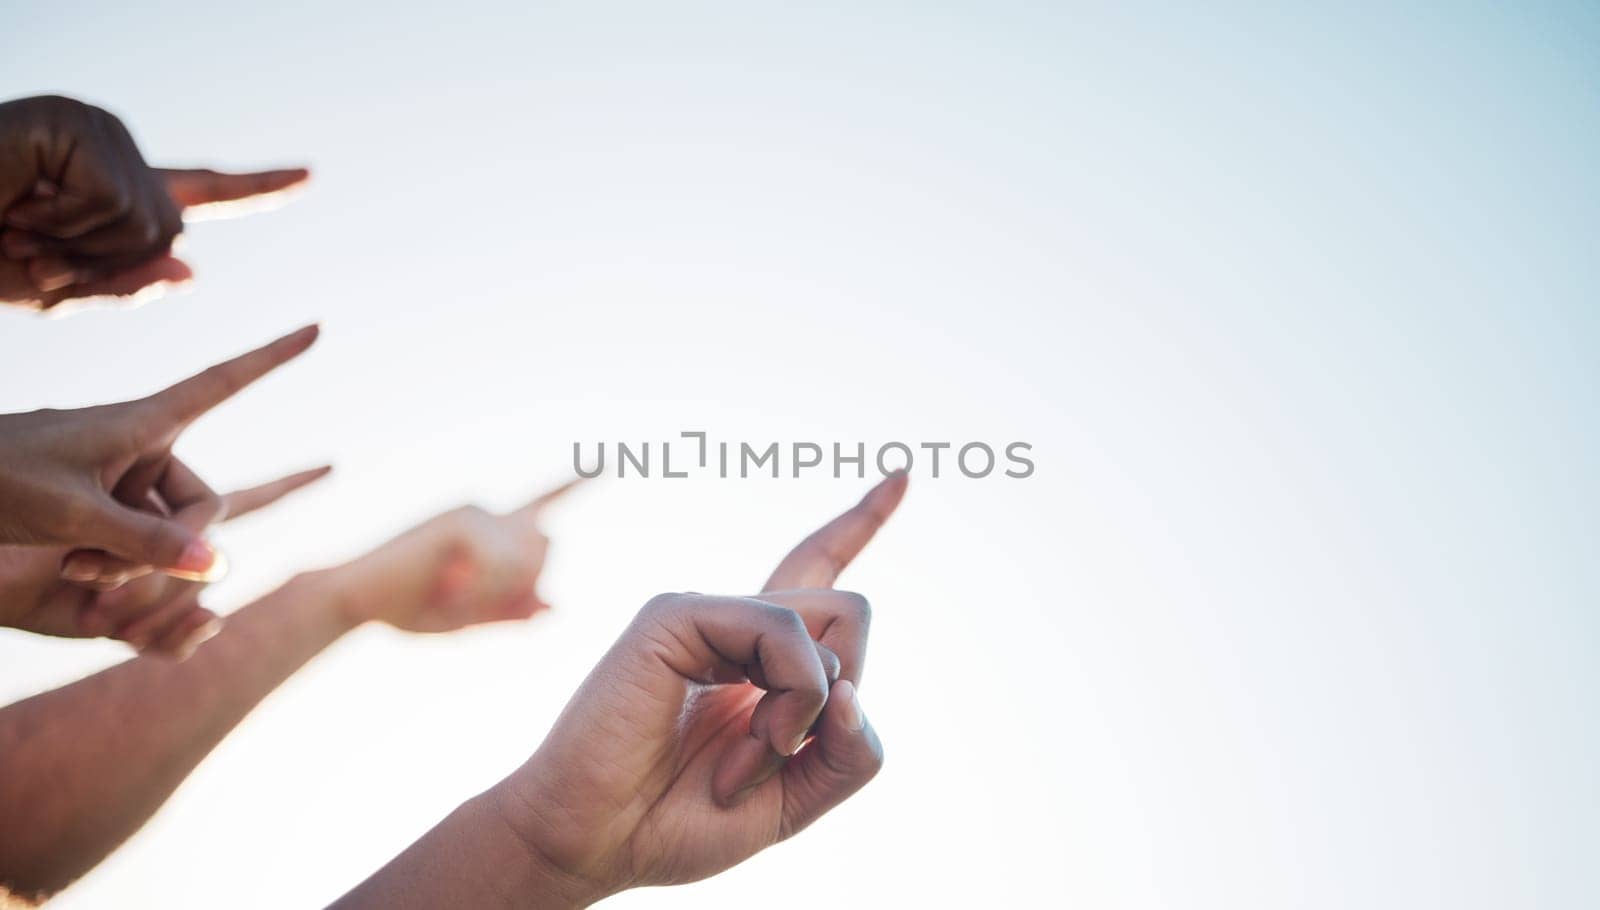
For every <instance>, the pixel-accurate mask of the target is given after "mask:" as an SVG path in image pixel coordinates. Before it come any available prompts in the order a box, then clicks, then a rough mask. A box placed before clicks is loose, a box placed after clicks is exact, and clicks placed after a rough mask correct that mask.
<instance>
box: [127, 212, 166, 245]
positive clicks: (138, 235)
mask: <svg viewBox="0 0 1600 910" xmlns="http://www.w3.org/2000/svg"><path fill="white" fill-rule="evenodd" d="M133 240H134V243H136V244H138V245H139V246H140V247H153V246H155V245H156V244H157V243H158V242H159V241H160V240H161V224H160V222H158V221H156V220H155V219H154V218H141V219H139V221H138V224H137V225H136V226H135V228H134V235H133Z"/></svg>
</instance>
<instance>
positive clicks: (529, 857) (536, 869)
mask: <svg viewBox="0 0 1600 910" xmlns="http://www.w3.org/2000/svg"><path fill="white" fill-rule="evenodd" d="M500 798H502V794H501V792H500V790H499V788H496V789H491V790H489V791H487V792H485V793H482V794H479V795H478V796H475V797H473V798H472V799H469V800H467V801H466V802H464V803H462V804H461V805H460V806H459V807H458V808H457V809H456V810H455V811H454V812H452V813H450V814H449V815H448V816H446V817H445V818H444V820H443V821H441V822H439V824H437V825H435V826H434V827H433V829H432V830H431V831H429V832H428V833H427V834H424V835H423V836H422V837H421V838H418V839H417V841H416V843H413V844H412V845H411V846H410V847H407V848H406V849H405V851H404V852H402V853H401V854H400V855H399V856H396V857H395V858H394V859H392V860H390V861H389V863H388V864H387V865H385V866H384V867H383V868H382V869H379V870H378V871H377V872H375V873H373V874H372V876H371V877H370V878H368V879H367V880H366V881H364V882H362V883H361V884H360V885H358V886H357V887H356V888H355V889H354V890H352V891H351V892H350V893H349V894H346V895H345V896H344V897H342V898H340V899H339V900H338V901H337V902H336V903H335V904H334V905H333V907H332V908H330V910H367V908H382V910H408V908H418V910H421V908H435V907H479V908H484V910H493V908H505V910H512V908H517V910H569V908H579V907H587V906H589V905H590V904H592V903H594V902H595V901H597V900H599V899H600V897H602V896H603V895H601V894H599V893H597V892H596V891H595V890H594V889H593V888H592V887H591V886H590V885H589V883H587V882H585V881H582V880H580V879H578V878H576V877H574V876H571V875H568V874H566V873H563V872H561V871H560V870H558V869H556V868H555V867H554V866H553V865H552V864H551V863H549V862H548V861H546V860H545V859H544V858H543V857H541V856H540V855H539V854H538V853H537V852H535V851H533V850H531V849H530V847H529V845H528V844H527V843H526V842H525V841H524V840H522V839H521V838H520V837H519V836H518V835H517V833H516V829H515V828H514V827H513V826H512V825H511V824H509V823H508V822H507V819H506V815H505V812H504V810H503V809H502V807H501V806H500V805H499V803H498V800H499V799H500Z"/></svg>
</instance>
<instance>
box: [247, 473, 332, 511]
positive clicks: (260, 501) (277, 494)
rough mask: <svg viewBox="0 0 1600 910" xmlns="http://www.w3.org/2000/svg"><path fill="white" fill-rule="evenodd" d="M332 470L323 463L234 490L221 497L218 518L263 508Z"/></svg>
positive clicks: (319, 478)
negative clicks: (220, 509) (220, 511)
mask: <svg viewBox="0 0 1600 910" xmlns="http://www.w3.org/2000/svg"><path fill="white" fill-rule="evenodd" d="M332 470H333V466H332V465H323V466H322V467H320V468H312V469H311V470H309V471H300V472H298V473H295V474H290V475H289V476H288V477H280V478H278V479H277V480H274V481H271V482H268V483H263V484H259V485H257V486H253V487H247V488H245V489H243V490H234V491H233V492H232V493H229V494H227V495H225V496H223V497H222V517H221V518H220V519H219V520H220V521H231V520H233V519H235V518H238V517H239V516H241V515H248V514H250V513H251V512H254V511H256V510H257V509H264V508H266V507H267V506H270V505H272V504H273V503H275V502H277V501H278V500H280V499H282V498H283V497H285V496H288V495H289V494H290V493H293V492H294V491H295V490H298V489H300V488H301V487H303V486H306V485H307V484H310V483H313V482H315V481H318V480H321V479H322V478H324V477H326V476H328V472H329V471H332Z"/></svg>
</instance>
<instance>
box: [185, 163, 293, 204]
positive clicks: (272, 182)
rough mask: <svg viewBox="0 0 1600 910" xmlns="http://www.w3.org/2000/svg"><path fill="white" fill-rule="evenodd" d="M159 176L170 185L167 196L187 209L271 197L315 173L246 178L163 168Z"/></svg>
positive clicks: (250, 175)
mask: <svg viewBox="0 0 1600 910" xmlns="http://www.w3.org/2000/svg"><path fill="white" fill-rule="evenodd" d="M157 173H159V174H160V175H161V179H162V180H164V181H165V182H166V185H167V194H168V195H169V196H171V197H172V201H173V202H176V203H177V204H178V205H179V207H181V208H185V209H188V208H194V207H196V206H202V205H216V204H217V203H222V202H239V201H241V200H245V199H254V198H256V197H259V196H270V195H273V194H274V193H281V192H283V191H284V190H287V189H290V188H292V187H296V186H299V185H300V184H302V183H305V182H306V181H307V180H309V179H310V178H311V172H310V171H308V170H306V169H305V168H303V167H295V168H282V169H279V170H272V171H252V172H248V173H243V174H227V173H223V172H221V171H213V170H210V169H208V168H160V169H158V170H157Z"/></svg>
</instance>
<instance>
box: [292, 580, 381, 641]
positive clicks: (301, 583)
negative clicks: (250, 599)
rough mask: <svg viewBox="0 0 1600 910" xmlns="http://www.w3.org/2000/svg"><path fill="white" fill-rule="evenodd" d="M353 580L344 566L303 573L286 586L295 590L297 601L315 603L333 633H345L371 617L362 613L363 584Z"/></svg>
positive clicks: (308, 603) (313, 604) (317, 610)
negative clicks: (361, 595)
mask: <svg viewBox="0 0 1600 910" xmlns="http://www.w3.org/2000/svg"><path fill="white" fill-rule="evenodd" d="M352 582H353V579H351V578H350V577H349V575H348V574H347V573H346V572H344V567H338V568H333V569H316V570H313V571H309V572H301V573H300V574H298V575H296V576H294V577H293V578H291V579H290V580H289V582H288V584H286V585H285V586H284V587H285V588H287V589H290V590H293V591H294V592H295V594H296V597H295V600H296V602H299V603H304V604H307V605H311V606H313V607H314V609H315V610H316V612H317V613H318V615H319V616H320V617H321V619H322V620H323V621H324V622H326V623H327V624H328V625H329V626H330V627H331V628H332V629H333V631H334V632H336V633H337V634H339V635H343V634H344V633H346V632H349V631H351V630H353V629H355V628H357V627H358V626H361V625H363V624H365V623H366V622H367V621H369V620H370V619H371V617H370V616H367V615H365V614H364V613H363V612H362V611H363V609H364V603H363V601H362V599H361V597H360V590H359V587H360V586H359V585H356V584H353V583H352Z"/></svg>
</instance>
